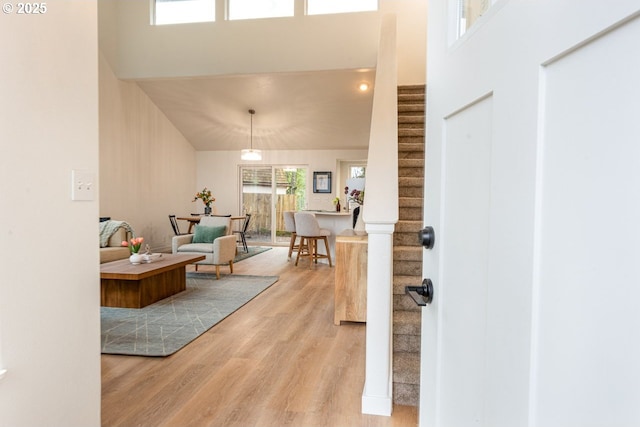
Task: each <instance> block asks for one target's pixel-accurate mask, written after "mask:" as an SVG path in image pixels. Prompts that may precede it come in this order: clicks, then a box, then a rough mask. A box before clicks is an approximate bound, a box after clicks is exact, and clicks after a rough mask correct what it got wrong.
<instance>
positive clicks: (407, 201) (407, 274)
mask: <svg viewBox="0 0 640 427" xmlns="http://www.w3.org/2000/svg"><path fill="white" fill-rule="evenodd" d="M424 123H425V86H424V85H421V86H400V87H398V185H399V189H398V194H399V198H400V200H399V207H400V213H399V221H398V224H397V225H396V229H395V232H394V237H393V274H394V275H393V403H394V404H397V405H409V406H418V403H419V396H420V326H421V310H420V308H419V307H418V306H417V305H416V303H415V302H414V301H413V300H412V299H411V297H409V296H408V295H406V294H405V291H404V289H405V286H409V285H413V286H417V285H420V283H421V282H422V251H423V249H422V246H421V245H420V242H419V239H418V233H419V231H420V229H422V226H423V224H422V221H423V210H422V206H423V186H424Z"/></svg>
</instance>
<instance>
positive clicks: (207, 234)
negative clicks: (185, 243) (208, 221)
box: [192, 224, 227, 243]
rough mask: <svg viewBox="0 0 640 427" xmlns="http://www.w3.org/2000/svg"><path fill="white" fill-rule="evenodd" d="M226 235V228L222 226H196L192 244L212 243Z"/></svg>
mask: <svg viewBox="0 0 640 427" xmlns="http://www.w3.org/2000/svg"><path fill="white" fill-rule="evenodd" d="M225 234H227V227H225V226H224V225H221V226H218V227H208V226H206V225H199V224H198V225H196V231H195V233H194V234H193V241H192V243H213V241H214V240H216V239H217V238H218V237H222V236H224V235H225Z"/></svg>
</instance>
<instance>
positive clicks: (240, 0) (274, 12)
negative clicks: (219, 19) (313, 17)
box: [228, 0, 294, 21]
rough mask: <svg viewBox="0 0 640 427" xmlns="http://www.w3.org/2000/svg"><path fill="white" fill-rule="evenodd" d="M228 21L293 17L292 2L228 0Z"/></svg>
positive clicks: (284, 0)
mask: <svg viewBox="0 0 640 427" xmlns="http://www.w3.org/2000/svg"><path fill="white" fill-rule="evenodd" d="M228 5H229V13H228V19H229V20H230V21H234V20H238V19H259V18H281V17H286V16H293V12H294V7H293V0H228Z"/></svg>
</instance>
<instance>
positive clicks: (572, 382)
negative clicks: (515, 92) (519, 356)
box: [532, 20, 640, 427]
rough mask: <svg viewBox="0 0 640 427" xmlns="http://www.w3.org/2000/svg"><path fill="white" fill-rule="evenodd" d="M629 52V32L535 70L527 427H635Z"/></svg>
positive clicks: (637, 154)
mask: <svg viewBox="0 0 640 427" xmlns="http://www.w3.org/2000/svg"><path fill="white" fill-rule="evenodd" d="M625 40H626V41H627V42H625ZM638 40H640V21H639V20H635V21H633V22H631V23H628V24H626V25H623V26H621V27H619V28H616V29H615V30H614V31H612V32H609V33H607V34H606V35H604V36H602V37H600V38H598V39H596V40H594V41H592V42H590V43H588V44H586V45H584V46H581V47H580V48H579V49H578V50H575V51H573V52H572V53H570V54H568V55H566V56H563V57H561V58H560V59H558V60H556V61H554V62H553V63H551V64H549V65H548V66H547V67H546V69H545V70H544V85H543V96H544V103H543V107H542V117H541V118H542V120H543V123H544V127H543V129H544V130H543V134H542V141H541V156H540V161H541V184H542V185H541V189H540V193H539V194H540V196H539V197H540V208H539V210H540V211H539V221H538V223H539V227H538V230H537V237H538V239H537V241H538V242H539V243H538V245H537V253H538V259H539V262H538V264H539V275H538V280H537V281H536V283H535V284H534V286H535V288H534V289H535V290H536V292H537V299H536V301H537V302H538V304H537V307H535V308H536V310H535V311H534V319H535V318H536V317H537V319H536V325H537V326H536V330H537V334H536V336H535V337H534V339H535V342H536V345H535V347H534V348H533V354H534V359H533V360H534V372H535V375H533V378H532V381H533V388H534V389H535V394H534V399H535V407H534V412H533V414H532V415H533V417H534V420H535V422H534V424H535V425H544V426H547V425H548V426H556V425H557V426H562V425H570V424H571V425H580V426H584V427H588V426H603V425H607V426H615V425H628V426H631V425H640V405H639V404H638V402H640V365H638V364H637V363H636V362H637V361H638V360H640V340H638V337H637V331H638V326H639V325H640V310H638V307H637V305H638V301H640V268H639V267H638V266H639V265H640V245H639V242H640V228H639V227H638V226H637V224H638V222H639V221H640V82H638V76H640V55H638V54H637V53H633V54H630V53H631V52H629V50H628V49H627V48H625V46H628V45H629V43H633V44H635V43H637V42H638ZM622 106H624V107H622Z"/></svg>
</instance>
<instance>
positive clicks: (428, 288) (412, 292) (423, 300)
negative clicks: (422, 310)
mask: <svg viewBox="0 0 640 427" xmlns="http://www.w3.org/2000/svg"><path fill="white" fill-rule="evenodd" d="M404 289H405V292H406V293H407V294H409V296H410V297H411V298H412V299H413V300H414V301H415V303H416V304H418V305H419V306H425V305H427V304H431V301H433V282H432V281H431V279H424V280H423V281H422V286H406V287H405V288H404Z"/></svg>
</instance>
